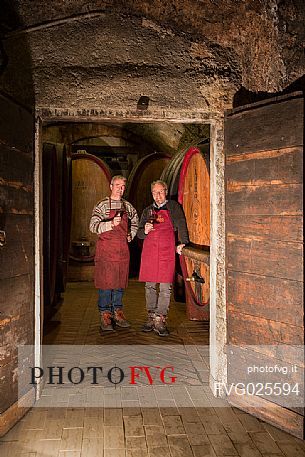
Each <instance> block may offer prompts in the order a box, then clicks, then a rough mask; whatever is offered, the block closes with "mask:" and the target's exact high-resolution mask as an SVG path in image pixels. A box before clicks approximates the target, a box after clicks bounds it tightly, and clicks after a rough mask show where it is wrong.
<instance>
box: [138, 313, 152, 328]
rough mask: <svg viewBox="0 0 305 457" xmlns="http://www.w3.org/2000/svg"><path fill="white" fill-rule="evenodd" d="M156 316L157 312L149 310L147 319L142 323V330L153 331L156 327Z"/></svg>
mask: <svg viewBox="0 0 305 457" xmlns="http://www.w3.org/2000/svg"><path fill="white" fill-rule="evenodd" d="M154 317H155V313H153V312H149V313H148V315H147V321H146V322H145V324H143V325H142V328H141V330H142V332H151V331H152V330H153V329H154Z"/></svg>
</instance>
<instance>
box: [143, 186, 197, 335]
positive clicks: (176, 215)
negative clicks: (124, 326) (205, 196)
mask: <svg viewBox="0 0 305 457" xmlns="http://www.w3.org/2000/svg"><path fill="white" fill-rule="evenodd" d="M151 192H152V196H153V200H154V202H153V204H152V205H150V206H148V207H147V208H145V209H144V211H143V214H142V216H141V220H140V225H139V230H138V234H137V236H138V237H139V238H141V239H144V243H143V250H142V256H141V267H140V275H139V280H140V281H144V282H145V283H146V284H145V295H146V308H147V312H148V319H147V322H146V323H145V324H144V326H143V328H142V330H143V331H144V332H149V331H151V330H154V331H155V332H156V333H157V334H158V335H159V336H167V335H168V334H169V332H168V329H167V327H166V316H167V313H168V308H169V303H170V293H171V285H172V282H173V279H174V272H175V251H176V252H177V253H178V254H181V252H182V249H183V247H184V246H185V245H186V244H187V243H188V242H189V238H188V232H187V226H186V221H185V216H184V212H183V209H182V207H181V206H180V205H179V203H177V202H176V201H174V200H167V185H166V183H165V182H163V181H160V180H158V181H154V182H153V183H152V184H151ZM176 231H177V232H178V239H179V242H178V245H177V247H176V237H175V232H176ZM158 284H159V293H158V291H157V285H158Z"/></svg>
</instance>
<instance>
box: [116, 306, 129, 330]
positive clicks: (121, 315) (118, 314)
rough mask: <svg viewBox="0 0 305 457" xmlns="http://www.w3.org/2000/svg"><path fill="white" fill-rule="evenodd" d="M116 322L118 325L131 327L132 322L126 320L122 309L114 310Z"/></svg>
mask: <svg viewBox="0 0 305 457" xmlns="http://www.w3.org/2000/svg"><path fill="white" fill-rule="evenodd" d="M114 322H115V324H116V325H117V326H118V327H130V323H129V322H128V321H127V320H126V317H125V316H124V313H123V310H122V309H115V310H114Z"/></svg>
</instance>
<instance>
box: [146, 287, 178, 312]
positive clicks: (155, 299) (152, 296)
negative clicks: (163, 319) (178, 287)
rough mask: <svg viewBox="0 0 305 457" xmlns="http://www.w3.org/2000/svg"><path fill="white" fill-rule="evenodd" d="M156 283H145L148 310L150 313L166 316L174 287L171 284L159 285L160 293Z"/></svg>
mask: <svg viewBox="0 0 305 457" xmlns="http://www.w3.org/2000/svg"><path fill="white" fill-rule="evenodd" d="M157 284H158V283H156V282H146V283H145V297H146V309H147V311H148V312H149V313H152V312H153V313H156V314H160V315H162V316H166V315H167V312H168V308H169V303H170V296H171V290H172V285H171V283H169V282H161V283H159V293H158V290H157Z"/></svg>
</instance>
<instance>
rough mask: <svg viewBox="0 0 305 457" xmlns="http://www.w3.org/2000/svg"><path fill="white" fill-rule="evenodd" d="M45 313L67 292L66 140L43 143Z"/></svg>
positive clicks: (68, 185)
mask: <svg viewBox="0 0 305 457" xmlns="http://www.w3.org/2000/svg"><path fill="white" fill-rule="evenodd" d="M42 163H43V176H42V178H43V265H44V281H43V284H44V317H45V318H46V319H47V318H49V317H51V316H52V314H54V312H55V307H56V304H57V301H58V297H59V295H60V294H61V293H62V292H64V290H65V287H66V281H67V267H68V256H69V245H70V221H71V198H72V196H71V179H72V175H71V158H70V157H69V156H68V154H67V151H66V147H65V146H64V145H63V144H53V143H44V144H43V154H42Z"/></svg>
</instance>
